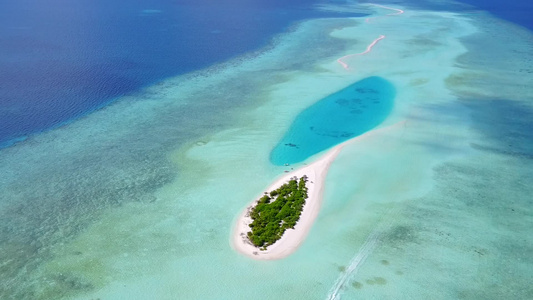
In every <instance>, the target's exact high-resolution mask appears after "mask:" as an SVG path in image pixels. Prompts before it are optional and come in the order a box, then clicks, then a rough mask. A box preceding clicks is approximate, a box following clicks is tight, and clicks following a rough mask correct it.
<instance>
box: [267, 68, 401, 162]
mask: <svg viewBox="0 0 533 300" xmlns="http://www.w3.org/2000/svg"><path fill="white" fill-rule="evenodd" d="M394 96H395V89H394V87H393V85H392V84H391V83H390V82H388V81H387V80H385V79H383V78H381V77H377V76H374V77H368V78H365V79H363V80H361V81H358V82H356V83H354V84H352V85H350V86H348V87H346V88H344V89H342V90H340V91H338V92H336V93H334V94H331V95H329V96H327V97H326V98H324V99H322V100H320V101H318V102H317V103H315V104H314V105H312V106H310V107H308V108H307V109H305V110H304V111H302V112H301V113H300V114H299V115H298V116H297V117H296V119H295V120H294V122H293V123H292V125H291V126H290V128H289V130H288V131H287V133H286V134H285V136H284V137H283V138H282V139H281V141H280V142H279V143H278V144H277V145H276V147H275V148H274V149H273V150H272V152H271V153H270V161H271V162H272V163H273V164H275V165H283V164H293V163H297V162H301V161H304V160H305V159H307V158H309V157H311V156H313V155H315V154H317V153H319V152H322V151H324V150H326V149H328V148H330V147H332V146H335V145H337V144H340V143H342V142H344V141H346V140H349V139H351V138H353V137H356V136H358V135H361V134H363V133H365V132H367V131H369V130H370V129H372V128H374V127H376V126H377V125H379V124H380V123H381V122H383V120H385V118H386V117H387V116H388V115H389V113H390V112H391V111H392V107H393V104H394Z"/></svg>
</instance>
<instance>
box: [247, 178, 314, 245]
mask: <svg viewBox="0 0 533 300" xmlns="http://www.w3.org/2000/svg"><path fill="white" fill-rule="evenodd" d="M306 182H307V176H305V175H304V176H303V177H301V178H300V179H298V178H297V177H293V178H291V180H289V182H287V183H285V184H283V185H282V186H281V187H279V188H278V189H276V190H273V191H271V192H270V193H269V194H268V193H266V194H265V195H264V196H263V197H261V198H260V199H259V200H258V201H257V204H256V206H255V207H253V208H252V209H251V211H250V217H251V218H252V220H253V222H252V223H251V224H250V228H251V231H250V232H248V238H249V239H250V241H251V242H252V244H254V245H255V246H256V247H261V249H262V250H265V249H266V247H268V246H270V245H272V244H274V243H275V242H276V241H277V240H279V239H280V238H281V236H282V235H283V233H284V232H285V230H287V229H289V228H293V229H294V226H295V225H296V222H298V220H299V219H300V215H301V213H302V210H303V207H304V205H305V200H306V199H307V187H306Z"/></svg>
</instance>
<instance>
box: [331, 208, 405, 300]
mask: <svg viewBox="0 0 533 300" xmlns="http://www.w3.org/2000/svg"><path fill="white" fill-rule="evenodd" d="M397 215H398V211H397V210H396V209H391V210H389V211H388V212H387V213H385V217H384V220H386V221H385V222H383V223H381V224H380V225H378V226H377V228H376V229H375V230H374V231H372V233H371V234H370V235H369V236H368V238H367V239H366V240H365V242H364V244H363V245H362V246H361V248H359V251H357V252H356V253H355V256H354V257H353V258H352V259H351V260H350V263H349V265H348V267H347V268H346V270H345V271H344V272H342V273H341V275H340V276H339V278H337V281H335V284H334V285H333V287H332V288H331V289H330V290H329V293H328V297H327V300H338V299H340V297H341V295H340V294H341V293H340V292H341V290H342V288H343V287H344V286H345V284H346V282H347V281H348V280H349V279H350V278H352V277H353V276H355V274H357V271H358V270H359V268H360V267H361V266H362V265H363V263H364V262H365V260H366V259H367V257H368V256H369V255H370V254H371V253H372V251H374V248H375V247H376V246H377V244H378V242H379V240H380V238H381V236H382V235H383V233H384V232H386V231H387V230H388V229H390V227H391V225H392V223H393V221H394V220H395V217H396V216H397Z"/></svg>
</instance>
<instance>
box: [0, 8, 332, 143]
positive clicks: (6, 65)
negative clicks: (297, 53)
mask: <svg viewBox="0 0 533 300" xmlns="http://www.w3.org/2000/svg"><path fill="white" fill-rule="evenodd" d="M313 4H314V1H305V0H296V1H294V0H291V1H281V0H274V1H272V0H270V1H257V0H256V1H250V0H217V1H205V0H204V1H201V0H199V1H198V0H197V1H193V0H173V1H168V0H151V1H135V0H133V1H132V0H128V1H126V0H114V1H104V0H79V1H67V0H49V1H38V0H20V1H1V2H0V147H2V146H4V147H5V146H8V145H9V144H10V143H11V142H13V140H14V139H20V138H24V137H25V136H27V135H28V134H31V133H36V132H40V131H42V130H45V129H49V128H53V127H55V126H58V125H60V124H62V123H64V122H67V121H69V120H73V119H75V118H77V117H80V116H83V115H85V114H87V113H89V112H91V111H93V110H95V109H98V108H100V107H102V106H104V105H106V104H108V103H110V102H111V101H112V100H113V99H115V98H116V97H118V96H121V95H124V94H127V93H131V92H133V91H136V90H139V89H140V88H142V87H144V86H147V85H150V84H153V83H156V82H158V81H160V80H162V79H164V78H167V77H170V76H175V75H178V74H183V73H186V72H190V71H193V70H197V69H201V68H204V67H207V66H209V65H212V64H214V63H217V62H221V61H225V60H228V59H230V58H232V57H235V56H238V55H240V54H243V53H245V52H248V51H252V50H256V49H259V48H261V47H264V46H266V45H268V43H269V41H270V40H271V38H272V37H273V36H274V35H275V34H279V33H282V32H283V31H284V30H286V29H287V27H289V26H290V25H291V24H292V23H294V22H295V21H298V20H302V19H306V18H314V17H328V16H339V14H333V13H324V12H318V11H317V10H313V9H312V5H313Z"/></svg>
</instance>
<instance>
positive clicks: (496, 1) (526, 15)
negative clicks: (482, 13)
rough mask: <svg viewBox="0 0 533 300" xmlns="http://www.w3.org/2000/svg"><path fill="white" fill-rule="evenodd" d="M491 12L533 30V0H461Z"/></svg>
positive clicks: (460, 0)
mask: <svg viewBox="0 0 533 300" xmlns="http://www.w3.org/2000/svg"><path fill="white" fill-rule="evenodd" d="M459 2H462V3H466V4H470V5H472V6H474V7H476V8H479V9H482V10H486V11H489V12H491V13H492V14H493V15H495V16H497V17H499V18H502V19H505V20H507V21H510V22H513V23H516V24H519V25H522V26H524V27H526V28H528V29H530V30H533V1H531V0H459Z"/></svg>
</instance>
